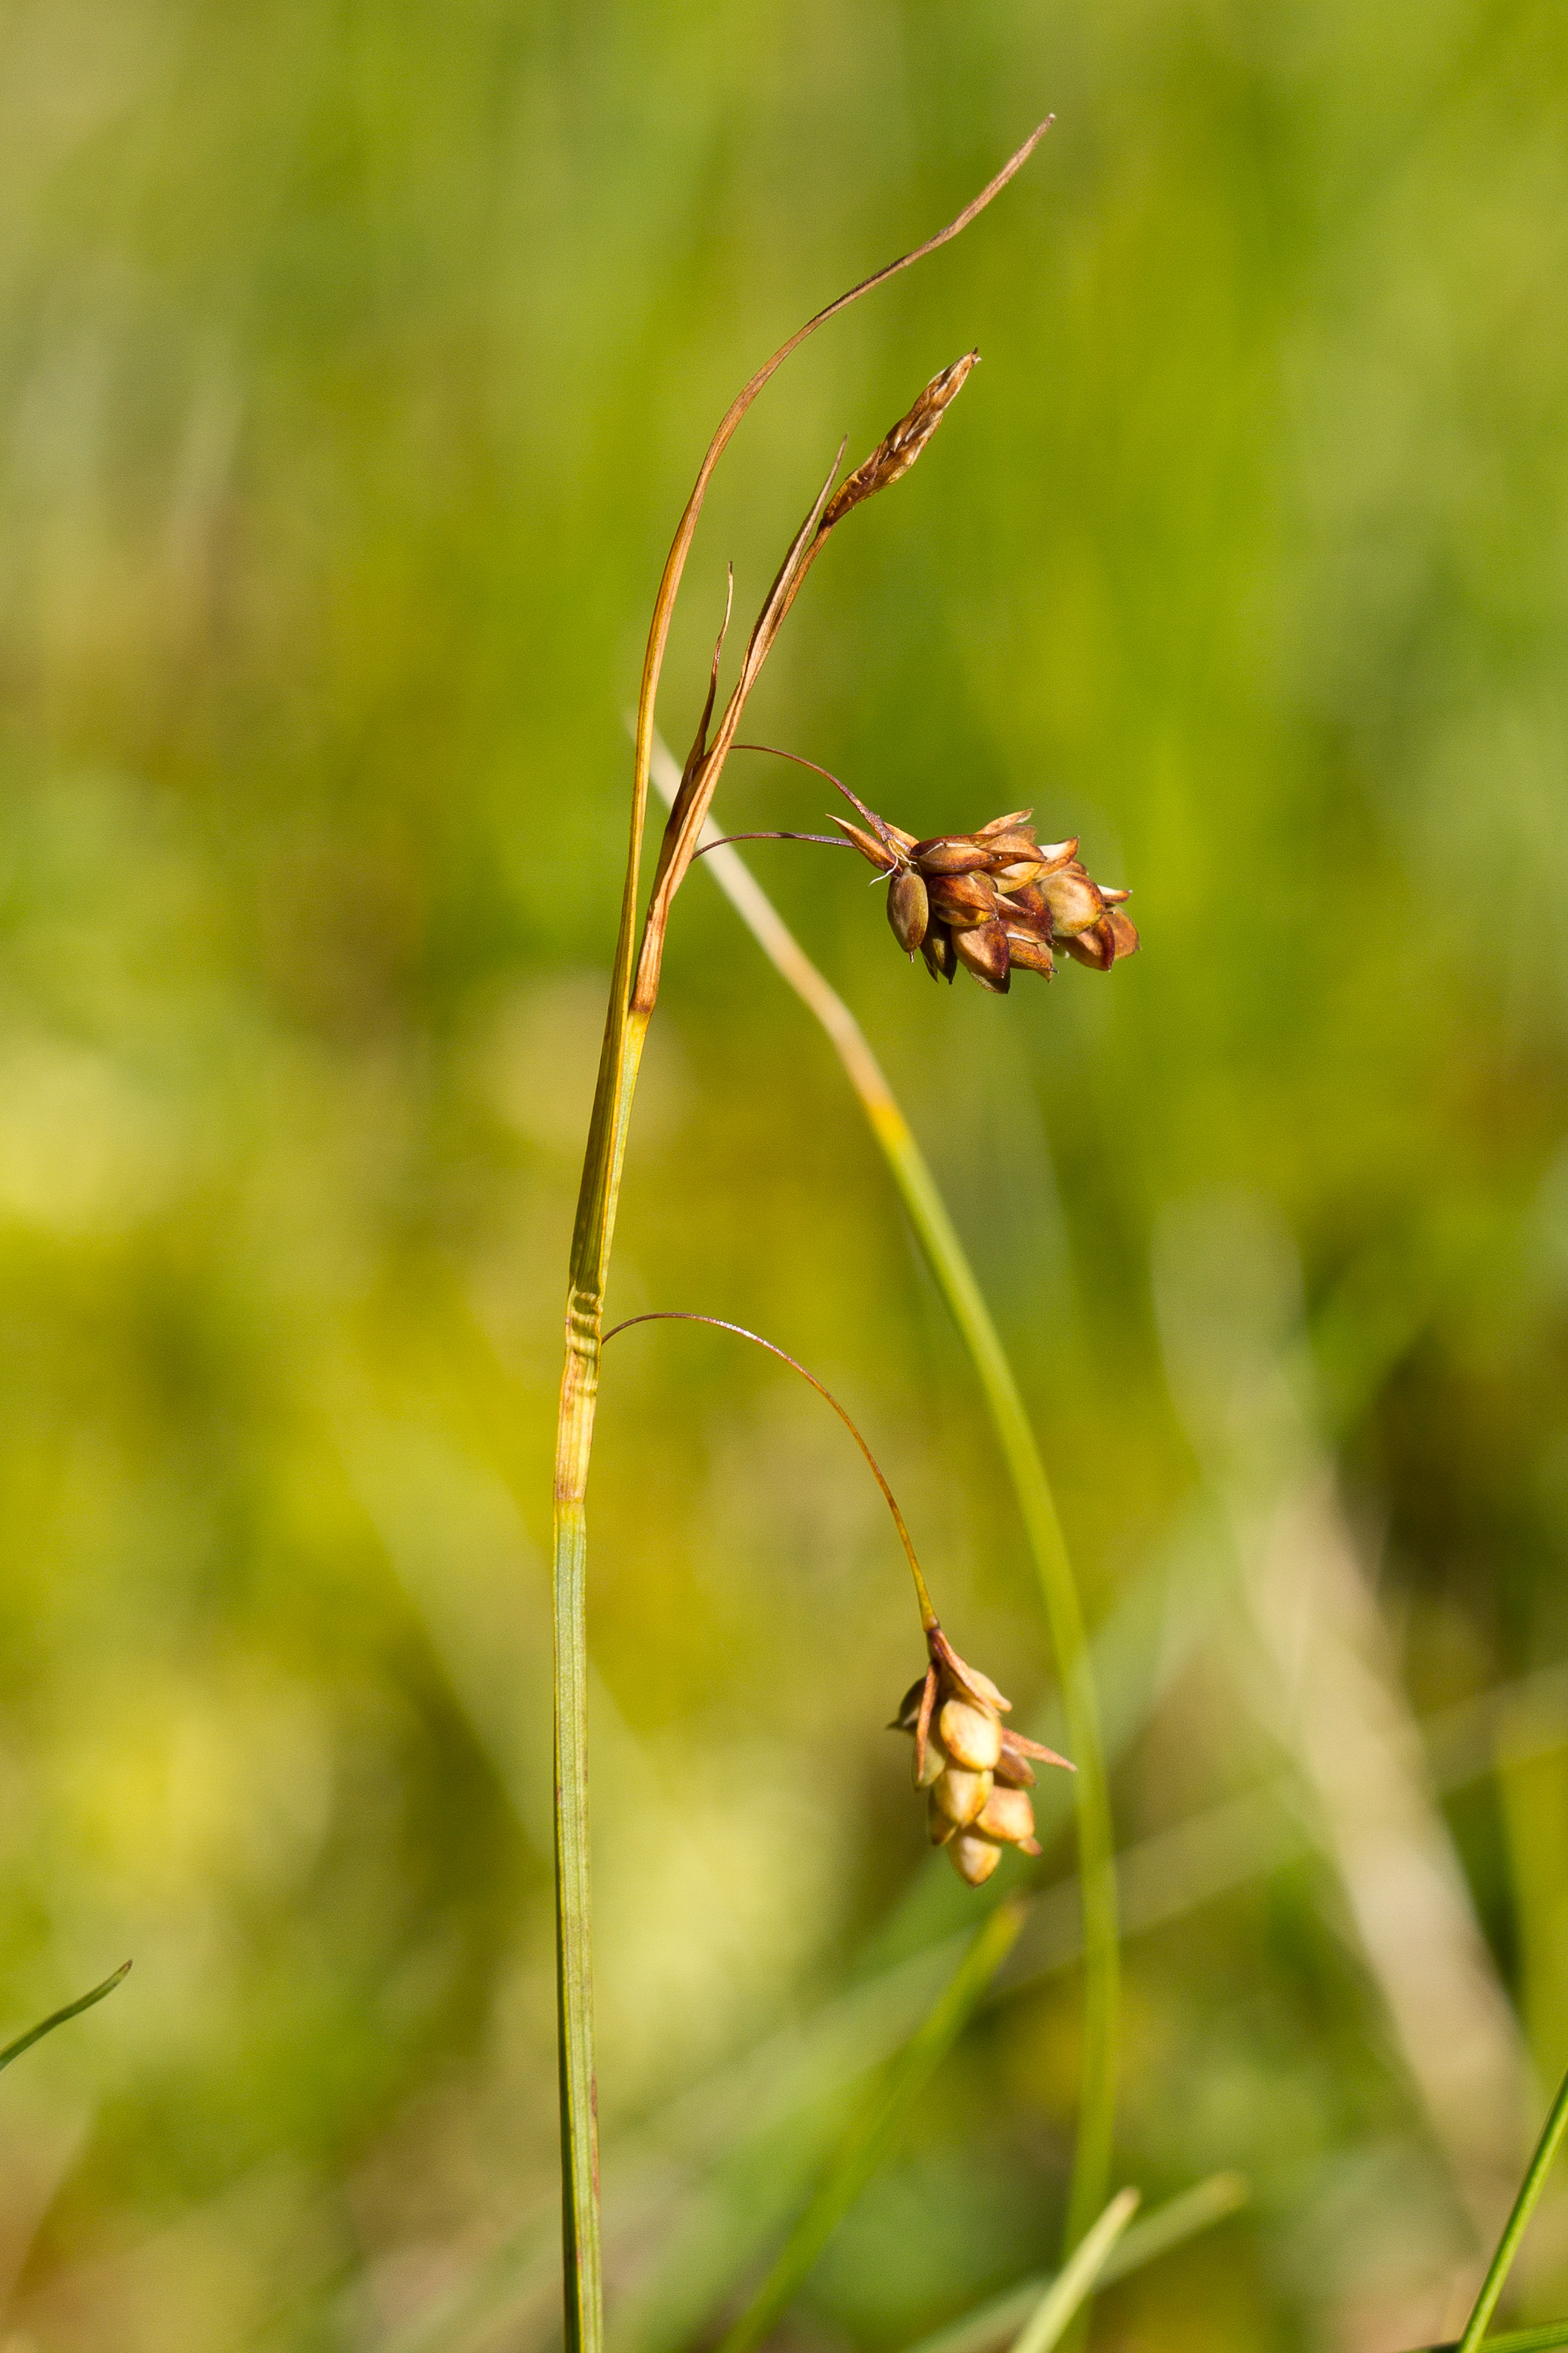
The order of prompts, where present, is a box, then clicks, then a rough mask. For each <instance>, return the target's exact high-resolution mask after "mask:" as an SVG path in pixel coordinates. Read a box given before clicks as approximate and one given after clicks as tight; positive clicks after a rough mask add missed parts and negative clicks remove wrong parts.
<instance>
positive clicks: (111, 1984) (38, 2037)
mask: <svg viewBox="0 0 1568 2353" xmlns="http://www.w3.org/2000/svg"><path fill="white" fill-rule="evenodd" d="M130 1968H131V1964H130V1962H129V1961H121V1964H120V1967H119V1968H117V1969H116V1970H115V1972H114V1975H113V1976H112V1977H111V1978H104V1980H103V1983H102V1984H101V1985H97V1986H94V1987H93V1989H92V1991H91V1992H90V1993H84V1994H83V1995H82V1996H81V1998H80V2000H78V2001H68V2002H67V2004H66V2006H65V2008H64V2009H63V2010H51V2011H50V2013H49V2015H48V2017H47V2018H44V2019H40V2020H39V2021H38V2023H37V2026H30V2027H29V2028H28V2029H27V2031H26V2034H18V2035H17V2037H16V2041H15V2042H7V2044H6V2045H5V2049H4V2051H0V2068H5V2067H8V2066H9V2065H10V2064H11V2062H12V2060H13V2059H19V2058H20V2057H21V2055H22V2053H23V2052H24V2051H30V2050H31V2049H32V2047H33V2045H34V2043H35V2042H42V2041H43V2039H44V2037H45V2035H46V2034H52V2033H53V2032H54V2031H55V2029H56V2027H57V2026H63V2025H64V2024H65V2022H66V2021H67V2019H68V2018H79V2017H80V2015H81V2013H82V2011H83V2010H90V2009H91V2008H92V2006H93V2003H94V2002H95V2001H101V2000H103V1997H104V1995H105V1994H106V1993H112V1992H113V1991H114V1989H115V1987H116V1986H117V1985H119V1984H120V1983H121V1980H122V1979H123V1978H125V1977H126V1976H127V1974H128V1973H129V1971H130Z"/></svg>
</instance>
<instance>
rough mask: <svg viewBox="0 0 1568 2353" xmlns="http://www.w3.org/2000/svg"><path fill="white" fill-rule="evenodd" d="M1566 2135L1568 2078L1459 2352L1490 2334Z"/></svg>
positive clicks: (1473, 2349)
mask: <svg viewBox="0 0 1568 2353" xmlns="http://www.w3.org/2000/svg"><path fill="white" fill-rule="evenodd" d="M1564 2132H1568V2075H1564V2077H1563V2082H1562V2084H1561V2085H1560V2086H1559V2089H1558V2093H1557V2097H1556V2098H1555V2099H1554V2100H1553V2101H1552V2113H1551V2115H1550V2116H1548V2117H1547V2119H1546V2123H1545V2125H1544V2126H1543V2127H1542V2135H1541V2138H1540V2139H1539V2140H1538V2141H1537V2142H1536V2144H1535V2154H1534V2156H1533V2157H1532V2158H1531V2160H1530V2169H1529V2171H1528V2172H1527V2173H1526V2175H1525V2177H1524V2179H1523V2182H1522V2183H1521V2187H1520V2192H1519V2196H1518V2197H1517V2198H1516V2199H1515V2200H1514V2201H1513V2211H1512V2213H1511V2214H1510V2216H1509V2218H1508V2221H1506V2222H1505V2223H1504V2225H1503V2232H1502V2236H1501V2238H1500V2240H1499V2241H1498V2243H1497V2253H1495V2254H1494V2255H1493V2257H1492V2259H1491V2262H1490V2263H1489V2265H1488V2267H1487V2275H1486V2278H1485V2279H1484V2280H1483V2281H1482V2282H1481V2292H1480V2294H1479V2295H1478V2296H1477V2298H1476V2308H1475V2310H1474V2311H1473V2312H1472V2313H1471V2315H1470V2317H1469V2321H1468V2325H1467V2327H1466V2329H1465V2333H1464V2335H1463V2336H1462V2337H1460V2339H1459V2345H1458V2353H1478V2348H1479V2345H1480V2343H1481V2340H1482V2338H1483V2337H1484V2336H1485V2334H1486V2327H1487V2323H1488V2321H1489V2319H1490V2318H1491V2316H1492V2314H1493V2313H1494V2312H1495V2311H1496V2309H1497V2300H1498V2298H1499V2296H1500V2295H1501V2294H1502V2291H1503V2284H1504V2282H1505V2281H1506V2280H1507V2278H1508V2275H1509V2273H1510V2271H1511V2270H1512V2268H1513V2259H1514V2257H1515V2255H1517V2254H1518V2253H1519V2247H1520V2242H1521V2239H1522V2238H1523V2236H1524V2234H1525V2232H1526V2230H1527V2229H1528V2228H1529V2224H1530V2218H1531V2215H1532V2214H1533V2213H1534V2211H1535V2206H1536V2200H1538V2199H1539V2198H1540V2196H1541V2193H1542V2190H1543V2189H1545V2187H1546V2177H1547V2175H1548V2174H1549V2173H1550V2172H1551V2170H1552V2164H1553V2162H1554V2160H1555V2158H1556V2156H1557V2152H1558V2150H1559V2149H1560V2148H1561V2147H1562V2146H1563V2134H1564ZM1551 2341H1552V2343H1553V2344H1555V2343H1557V2342H1558V2341H1559V2340H1558V2339H1557V2338H1555V2337H1553V2338H1552V2340H1551Z"/></svg>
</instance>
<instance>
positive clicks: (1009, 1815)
mask: <svg viewBox="0 0 1568 2353" xmlns="http://www.w3.org/2000/svg"><path fill="white" fill-rule="evenodd" d="M636 1324H707V1326H708V1327H709V1329H710V1331H714V1332H729V1333H731V1334H732V1335H733V1336H734V1337H735V1338H736V1339H737V1340H749V1341H750V1342H751V1343H752V1346H753V1347H757V1348H763V1349H765V1350H766V1352H767V1354H768V1355H769V1356H776V1357H777V1358H778V1360H779V1362H780V1364H783V1365H787V1366H789V1368H790V1370H791V1371H792V1372H795V1373H798V1374H799V1375H800V1377H801V1379H802V1380H803V1381H805V1382H807V1383H808V1384H809V1385H810V1387H811V1388H814V1389H815V1390H816V1394H817V1396H818V1397H819V1398H822V1399H823V1401H824V1403H825V1404H826V1405H829V1406H831V1408H832V1409H833V1411H834V1412H835V1413H836V1414H837V1416H838V1419H839V1420H840V1421H841V1422H842V1423H843V1424H844V1427H845V1429H846V1430H847V1431H848V1432H849V1435H850V1437H851V1438H852V1439H853V1440H855V1443H856V1445H857V1446H858V1448H859V1450H860V1451H861V1453H862V1455H864V1457H865V1459H866V1464H867V1467H868V1470H869V1471H870V1473H871V1476H872V1478H873V1479H875V1481H876V1482H877V1484H878V1486H879V1488H880V1489H881V1491H882V1500H883V1502H884V1503H885V1504H887V1506H888V1509H889V1512H890V1513H891V1514H892V1516H893V1525H894V1526H895V1527H896V1528H897V1530H898V1532H899V1542H900V1544H901V1545H902V1546H903V1548H904V1557H905V1559H906V1560H907V1561H908V1562H909V1565H910V1576H911V1577H913V1579H914V1586H915V1599H916V1601H917V1603H918V1604H919V1607H920V1613H921V1632H922V1634H923V1635H924V1636H925V1643H926V1669H925V1672H924V1674H923V1675H921V1677H920V1678H919V1680H918V1681H917V1682H915V1683H911V1685H910V1688H909V1690H908V1691H907V1692H906V1693H905V1694H904V1696H903V1699H902V1701H901V1702H900V1706H899V1711H898V1714H897V1715H895V1716H894V1718H893V1721H892V1723H891V1724H890V1725H889V1727H888V1729H889V1732H907V1733H909V1734H910V1735H911V1736H912V1737H913V1741H914V1785H915V1788H916V1789H917V1790H922V1791H924V1792H926V1793H927V1823H928V1827H929V1830H930V1834H931V1844H932V1845H933V1846H940V1847H945V1848H946V1849H947V1852H948V1858H949V1860H950V1861H951V1862H952V1866H953V1868H954V1870H955V1871H956V1872H957V1873H958V1875H959V1877H960V1878H961V1879H962V1880H963V1881H964V1882H965V1883H967V1884H968V1885H969V1886H971V1887H982V1886H984V1883H985V1882H986V1881H987V1880H988V1879H989V1878H990V1876H991V1874H992V1873H993V1872H994V1870H995V1869H996V1866H997V1864H998V1863H999V1862H1001V1860H1002V1850H1003V1848H1004V1847H1007V1846H1012V1847H1016V1848H1017V1849H1018V1850H1019V1852H1021V1853H1024V1854H1028V1855H1037V1854H1038V1853H1039V1852H1040V1848H1039V1844H1038V1841H1037V1839H1036V1837H1035V1810H1034V1807H1033V1805H1032V1804H1031V1802H1030V1799H1029V1796H1028V1792H1029V1790H1030V1789H1032V1788H1034V1786H1035V1773H1034V1765H1035V1764H1036V1763H1040V1764H1046V1765H1059V1766H1061V1767H1064V1769H1065V1770H1066V1771H1068V1772H1069V1773H1070V1772H1071V1771H1072V1770H1073V1767H1072V1766H1071V1765H1070V1764H1069V1763H1068V1759H1067V1758H1066V1757H1058V1755H1057V1752H1056V1750H1055V1749H1054V1748H1046V1747H1043V1746H1041V1744H1040V1743H1039V1742H1038V1741H1037V1740H1027V1739H1026V1738H1025V1736H1024V1735H1023V1734H1022V1733H1020V1732H1014V1731H1011V1730H1010V1729H1009V1728H1008V1727H1007V1726H1006V1725H1004V1724H1003V1722H1002V1718H1003V1717H1004V1716H1005V1715H1011V1714H1012V1711H1013V1703H1012V1701H1011V1700H1010V1699H1004V1698H1003V1696H1002V1694H1001V1693H1000V1692H999V1691H998V1690H997V1688H996V1686H995V1684H994V1683H993V1682H992V1680H991V1678H990V1676H989V1675H986V1674H982V1672H980V1670H979V1668H978V1667H972V1666H971V1665H970V1664H969V1662H968V1661H967V1660H965V1659H961V1658H960V1657H959V1654H958V1652H957V1651H955V1650H954V1649H953V1647H952V1643H951V1642H950V1641H948V1639H947V1636H946V1635H945V1634H944V1633H943V1632H942V1623H941V1620H939V1619H938V1617H937V1614H936V1610H935V1609H934V1608H933V1607H932V1604H931V1594H930V1592H929V1590H928V1588H927V1586H926V1581H925V1576H924V1573H923V1572H922V1570H921V1565H920V1562H919V1560H918V1559H917V1557H916V1556H915V1547H914V1543H913V1540H912V1538H911V1537H910V1531H909V1527H908V1525H907V1523H906V1522H905V1519H904V1515H903V1514H902V1512H900V1509H899V1505H898V1499H897V1498H896V1496H895V1495H894V1493H893V1491H892V1489H891V1487H889V1484H888V1482H887V1479H886V1477H885V1476H884V1474H883V1471H882V1466H881V1464H880V1463H879V1461H878V1460H877V1458H876V1456H875V1455H874V1454H873V1453H872V1451H871V1450H870V1448H869V1446H868V1444H867V1443H866V1440H865V1439H864V1437H863V1436H862V1435H861V1433H860V1431H859V1430H858V1428H857V1427H856V1424H855V1422H854V1419H852V1417H851V1416H850V1415H849V1414H848V1413H847V1411H846V1409H845V1408H844V1407H843V1406H842V1405H840V1404H839V1402H838V1399H837V1398H836V1397H835V1396H834V1394H833V1392H832V1390H831V1389H829V1388H826V1387H825V1385H824V1384H823V1383H822V1382H821V1381H819V1380H818V1379H817V1377H816V1374H815V1373H814V1372H811V1371H809V1370H808V1369H807V1367H806V1366H805V1365H803V1364H802V1363H801V1362H800V1359H799V1358H798V1357H797V1356H791V1355H790V1353H789V1351H788V1349H787V1348H781V1347H780V1346H779V1345H778V1343H777V1342H776V1341H774V1340H764V1339H763V1335H762V1334H761V1333H760V1332H749V1331H748V1330H747V1329H746V1326H745V1325H744V1324H731V1323H730V1322H729V1321H728V1320H727V1319H726V1318H725V1317H724V1316H722V1315H701V1314H697V1313H695V1312H694V1311H693V1310H691V1309H687V1308H673V1307H664V1308H654V1309H652V1310H650V1311H649V1313H647V1314H643V1315H628V1316H627V1317H626V1321H625V1322H624V1323H621V1324H616V1326H615V1328H614V1330H612V1331H609V1332H606V1333H605V1342H604V1345H605V1347H608V1345H609V1344H610V1342H611V1341H612V1340H613V1339H615V1338H616V1336H617V1335H618V1334H620V1333H622V1332H629V1331H630V1330H631V1329H632V1328H633V1326H634V1325H636Z"/></svg>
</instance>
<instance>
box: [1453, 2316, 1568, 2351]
mask: <svg viewBox="0 0 1568 2353" xmlns="http://www.w3.org/2000/svg"><path fill="white" fill-rule="evenodd" d="M1462 2341H1463V2340H1462V2339H1460V2338H1458V2337H1455V2338H1451V2339H1450V2340H1449V2342H1448V2343H1447V2345H1424V2346H1423V2347H1422V2348H1421V2353H1459V2346H1460V2344H1461V2343H1462ZM1478 2342H1479V2344H1480V2346H1481V2348H1482V2353H1554V2348H1556V2347H1557V2346H1559V2345H1568V2320H1543V2321H1542V2323H1541V2325H1540V2327H1538V2328H1510V2329H1509V2330H1508V2331H1507V2332H1506V2334H1505V2335H1503V2336H1501V2337H1480V2338H1479V2340H1478Z"/></svg>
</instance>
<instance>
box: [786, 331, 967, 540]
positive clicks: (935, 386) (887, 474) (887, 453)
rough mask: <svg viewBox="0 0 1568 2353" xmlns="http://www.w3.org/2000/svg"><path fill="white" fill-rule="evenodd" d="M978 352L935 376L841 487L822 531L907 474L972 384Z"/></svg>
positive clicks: (824, 521)
mask: <svg viewBox="0 0 1568 2353" xmlns="http://www.w3.org/2000/svg"><path fill="white" fill-rule="evenodd" d="M979 359H980V354H979V353H978V352H965V353H964V355H963V358H962V359H961V360H954V361H953V363H952V366H951V367H944V368H943V369H942V370H941V372H940V373H939V374H938V375H933V376H932V378H931V382H930V383H929V384H928V385H927V386H926V388H925V390H924V391H923V392H922V393H921V396H920V398H919V399H918V400H917V401H916V403H915V405H914V406H913V407H912V408H911V409H910V411H909V414H908V415H907V416H905V417H900V419H899V421H898V423H897V424H896V425H895V426H894V427H892V429H891V430H890V431H889V432H888V433H885V434H884V435H883V437H882V438H881V440H880V441H879V442H878V444H877V446H876V448H874V449H873V450H872V452H871V454H870V456H869V457H868V459H866V461H865V463H864V464H863V465H859V466H857V467H856V469H855V471H854V472H853V473H852V474H849V475H847V477H846V478H845V480H843V481H842V482H840V483H839V485H838V488H837V490H836V491H834V493H833V496H832V498H831V499H830V500H829V501H828V502H827V506H826V510H825V512H824V513H823V517H822V526H821V527H822V530H823V531H824V532H829V531H831V530H832V529H833V526H834V524H835V523H836V522H842V520H843V518H844V517H845V516H846V515H847V513H848V512H849V510H850V508H851V507H858V506H859V505H860V504H861V503H862V501H865V500H866V499H869V498H875V496H876V494H877V492H878V491H885V490H886V489H887V488H888V486H889V483H891V482H896V481H898V480H900V476H902V475H904V474H907V473H908V472H909V470H910V467H911V466H912V465H913V464H914V462H915V459H917V458H918V457H919V456H920V454H921V450H922V449H923V448H925V446H926V443H927V442H928V441H929V440H930V439H931V435H932V434H933V433H934V432H935V431H936V428H937V427H938V426H939V425H940V424H941V423H942V418H943V417H945V416H946V414H947V412H948V410H949V408H951V406H952V403H953V402H954V401H955V400H956V399H957V398H958V396H959V394H960V393H961V392H962V391H963V387H964V385H965V384H966V383H967V382H968V380H969V376H970V373H971V371H972V370H973V368H974V367H975V366H976V365H977V364H978V363H979Z"/></svg>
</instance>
